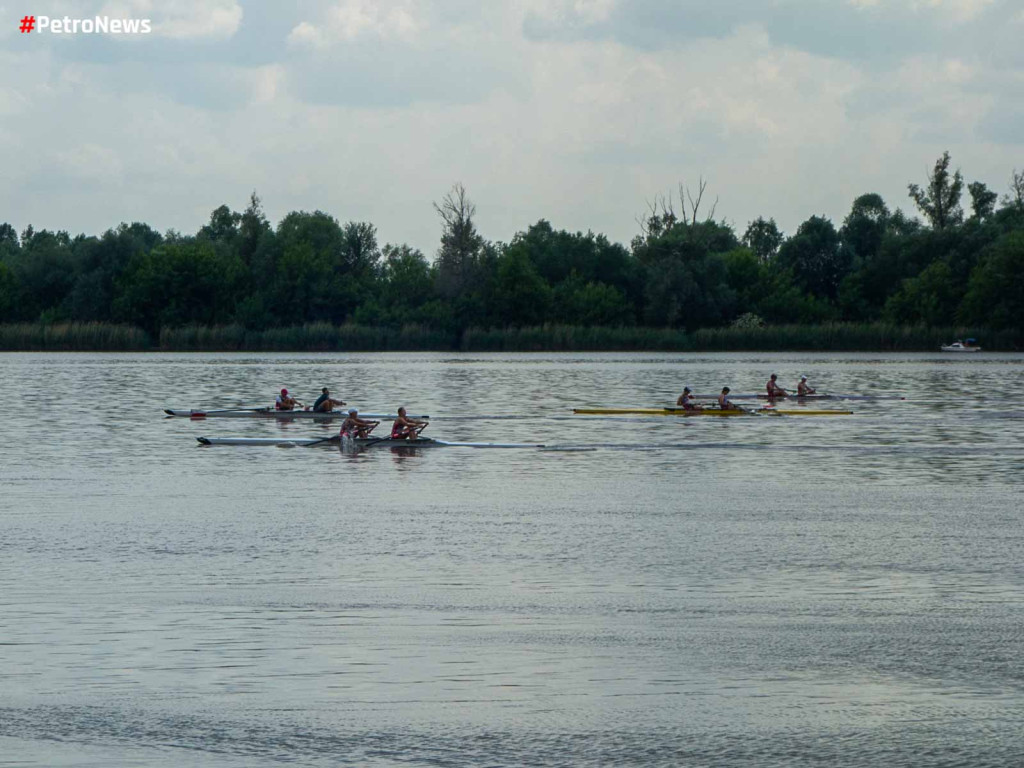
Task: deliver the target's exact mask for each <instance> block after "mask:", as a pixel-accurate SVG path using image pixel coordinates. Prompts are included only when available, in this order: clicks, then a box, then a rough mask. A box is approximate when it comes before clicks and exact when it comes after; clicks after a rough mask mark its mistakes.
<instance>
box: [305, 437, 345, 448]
mask: <svg viewBox="0 0 1024 768" xmlns="http://www.w3.org/2000/svg"><path fill="white" fill-rule="evenodd" d="M335 440H341V435H331V436H330V437H321V438H320V439H319V440H314V441H313V442H312V443H306V447H307V448H309V447H311V446H314V445H320V443H330V442H334V441H335Z"/></svg>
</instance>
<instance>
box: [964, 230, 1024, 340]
mask: <svg viewBox="0 0 1024 768" xmlns="http://www.w3.org/2000/svg"><path fill="white" fill-rule="evenodd" d="M1021 286H1024V231H1021V230H1018V231H1016V232H1011V233H1009V234H1006V235H1004V236H1002V237H1001V238H999V240H997V241H996V242H995V243H993V244H992V245H991V246H989V247H988V248H986V249H985V251H984V253H983V254H982V257H981V259H980V261H979V263H978V266H977V267H976V268H975V269H974V272H973V273H972V274H971V279H970V282H969V284H968V287H967V294H966V296H964V300H963V303H962V304H961V305H960V308H959V311H958V318H959V319H960V322H962V323H966V324H970V325H980V326H988V327H991V328H1015V329H1017V330H1020V329H1022V328H1024V290H1022V288H1021Z"/></svg>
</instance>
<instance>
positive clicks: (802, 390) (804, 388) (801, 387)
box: [796, 376, 814, 397]
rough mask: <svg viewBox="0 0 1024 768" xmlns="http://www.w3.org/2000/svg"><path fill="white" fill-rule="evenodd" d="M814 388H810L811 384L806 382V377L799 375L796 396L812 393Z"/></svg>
mask: <svg viewBox="0 0 1024 768" xmlns="http://www.w3.org/2000/svg"><path fill="white" fill-rule="evenodd" d="M813 394H814V390H813V389H811V385H810V384H808V383H807V377H806V376H801V377H800V383H799V384H797V385H796V396H797V397H803V396H804V395H813Z"/></svg>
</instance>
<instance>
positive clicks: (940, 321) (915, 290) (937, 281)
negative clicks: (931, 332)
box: [885, 261, 960, 325]
mask: <svg viewBox="0 0 1024 768" xmlns="http://www.w3.org/2000/svg"><path fill="white" fill-rule="evenodd" d="M959 299H960V292H959V291H957V290H956V288H955V283H954V281H953V273H952V271H951V270H950V268H949V265H948V264H946V262H944V261H935V262H932V263H931V264H929V265H928V266H927V267H926V268H925V269H924V271H922V272H921V274H920V275H918V276H917V277H912V278H908V279H907V280H904V281H903V283H902V285H900V288H899V290H897V291H896V293H895V294H893V295H892V296H891V297H890V298H889V300H888V301H887V302H886V305H885V317H886V319H887V320H889V321H890V322H894V323H907V324H914V325H917V324H923V325H949V324H950V323H951V321H952V320H953V318H954V317H955V316H956V308H957V304H958V303H959Z"/></svg>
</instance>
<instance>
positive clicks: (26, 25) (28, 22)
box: [21, 16, 36, 34]
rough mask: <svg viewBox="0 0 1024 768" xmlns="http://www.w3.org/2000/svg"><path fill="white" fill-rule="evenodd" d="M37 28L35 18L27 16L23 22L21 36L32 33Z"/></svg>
mask: <svg viewBox="0 0 1024 768" xmlns="http://www.w3.org/2000/svg"><path fill="white" fill-rule="evenodd" d="M35 26H36V17H35V16H26V17H24V18H23V19H22V20H21V34H25V33H26V32H31V31H32V30H33V29H34V28H35Z"/></svg>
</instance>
